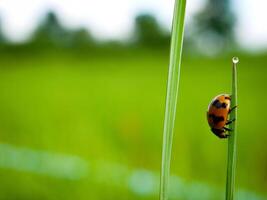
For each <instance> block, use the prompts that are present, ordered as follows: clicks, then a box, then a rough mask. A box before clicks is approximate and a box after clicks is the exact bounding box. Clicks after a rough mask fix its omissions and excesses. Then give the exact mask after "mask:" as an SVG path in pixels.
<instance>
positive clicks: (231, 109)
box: [228, 106, 237, 113]
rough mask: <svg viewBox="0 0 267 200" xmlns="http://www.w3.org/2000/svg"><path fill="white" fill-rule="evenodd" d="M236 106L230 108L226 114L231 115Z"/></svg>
mask: <svg viewBox="0 0 267 200" xmlns="http://www.w3.org/2000/svg"><path fill="white" fill-rule="evenodd" d="M236 107H237V106H234V107H232V108H230V110H229V112H228V113H231V112H232V111H233V110H234V109H236Z"/></svg>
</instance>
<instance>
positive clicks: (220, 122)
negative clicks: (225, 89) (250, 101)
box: [207, 94, 236, 138]
mask: <svg viewBox="0 0 267 200" xmlns="http://www.w3.org/2000/svg"><path fill="white" fill-rule="evenodd" d="M230 106H231V96H230V95H228V94H220V95H218V96H216V97H215V98H214V99H213V100H212V101H211V103H210V105H209V107H208V112H207V119H208V123H209V126H210V127H211V131H212V132H213V133H214V134H215V135H217V136H218V137H219V138H227V137H228V136H229V134H228V133H227V131H228V132H229V131H231V129H229V128H227V127H225V126H226V125H228V124H231V123H232V122H233V121H235V119H232V120H228V114H229V113H230V112H231V111H232V110H233V109H235V108H236V106H234V107H233V108H231V107H230Z"/></svg>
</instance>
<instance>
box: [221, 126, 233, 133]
mask: <svg viewBox="0 0 267 200" xmlns="http://www.w3.org/2000/svg"><path fill="white" fill-rule="evenodd" d="M223 129H224V130H226V131H229V132H230V131H233V130H232V129H230V128H227V127H223Z"/></svg>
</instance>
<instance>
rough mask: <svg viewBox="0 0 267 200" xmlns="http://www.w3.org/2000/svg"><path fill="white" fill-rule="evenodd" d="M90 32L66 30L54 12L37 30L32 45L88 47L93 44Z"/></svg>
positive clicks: (45, 18)
mask: <svg viewBox="0 0 267 200" xmlns="http://www.w3.org/2000/svg"><path fill="white" fill-rule="evenodd" d="M93 42H94V41H93V39H92V37H91V36H90V34H89V32H88V31H87V30H86V29H84V28H80V29H76V30H71V29H67V28H65V27H64V26H63V25H62V24H61V23H60V21H59V19H58V18H57V16H56V14H55V13H54V12H52V11H50V12H48V13H47V14H46V16H44V19H43V20H42V21H41V23H40V25H39V27H38V28H37V29H36V31H35V33H34V35H33V37H32V40H31V43H32V44H33V45H37V46H38V45H40V46H43V47H44V46H58V47H78V48H79V47H86V46H91V45H92V44H93Z"/></svg>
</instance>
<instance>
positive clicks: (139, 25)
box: [0, 0, 235, 54]
mask: <svg viewBox="0 0 267 200" xmlns="http://www.w3.org/2000/svg"><path fill="white" fill-rule="evenodd" d="M234 21H235V20H234V15H233V13H232V12H231V8H230V3H229V0H223V1H222V0H209V1H207V3H206V6H204V7H203V9H202V10H200V11H199V12H198V13H197V14H196V15H195V16H194V18H193V22H191V23H190V24H188V25H187V27H186V33H185V39H184V49H185V53H194V54H199V53H203V52H204V53H206V54H210V53H212V54H214V53H215V54H216V53H220V52H221V51H225V50H226V51H227V50H229V49H233V47H234V46H235V42H234V33H233V27H234ZM169 43H170V31H168V30H166V29H164V28H163V27H162V26H161V25H160V23H159V22H158V21H157V20H156V18H155V17H154V16H153V15H152V14H147V13H145V14H139V15H138V16H137V17H136V18H135V27H134V31H133V33H132V34H131V35H129V37H128V40H126V41H106V42H103V41H98V40H96V39H95V38H94V37H93V36H92V35H91V33H90V31H88V30H87V29H85V28H78V29H70V28H67V27H64V26H63V25H62V24H61V22H60V20H59V19H58V17H57V15H56V14H55V13H54V12H53V11H49V12H47V14H46V16H44V18H43V20H42V21H40V24H39V26H38V27H37V28H36V30H35V31H34V33H33V34H32V37H31V38H30V39H29V40H27V41H26V42H25V43H23V44H14V43H11V42H9V41H8V40H7V39H6V37H5V36H4V34H3V32H2V30H1V26H0V47H1V48H2V49H8V48H14V47H16V48H18V47H22V48H24V49H25V48H30V49H47V48H49V49H51V48H61V49H86V50H88V49H96V48H101V47H102V48H103V47H107V48H112V49H114V48H116V47H117V48H135V47H141V48H153V49H155V48H160V49H168V48H169Z"/></svg>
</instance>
